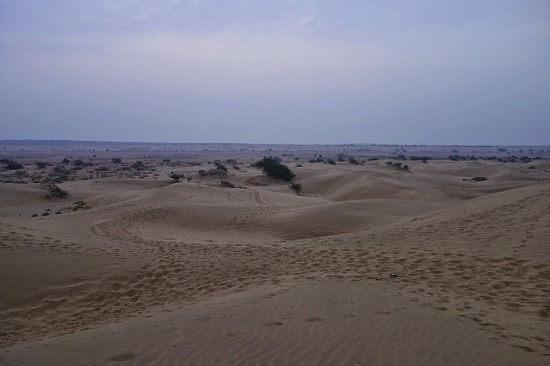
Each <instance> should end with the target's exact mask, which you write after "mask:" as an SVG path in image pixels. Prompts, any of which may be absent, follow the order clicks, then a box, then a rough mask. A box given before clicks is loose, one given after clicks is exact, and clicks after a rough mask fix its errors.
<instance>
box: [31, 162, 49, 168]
mask: <svg viewBox="0 0 550 366" xmlns="http://www.w3.org/2000/svg"><path fill="white" fill-rule="evenodd" d="M34 164H35V165H36V166H37V167H38V169H44V168H45V167H46V165H48V163H46V162H45V161H35V162H34Z"/></svg>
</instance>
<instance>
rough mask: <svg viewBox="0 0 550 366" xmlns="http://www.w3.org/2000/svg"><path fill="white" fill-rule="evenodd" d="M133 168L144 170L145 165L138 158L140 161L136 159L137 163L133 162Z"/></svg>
mask: <svg viewBox="0 0 550 366" xmlns="http://www.w3.org/2000/svg"><path fill="white" fill-rule="evenodd" d="M132 169H136V170H144V169H145V165H144V164H143V163H142V162H141V161H139V160H138V161H136V162H135V163H133V164H132Z"/></svg>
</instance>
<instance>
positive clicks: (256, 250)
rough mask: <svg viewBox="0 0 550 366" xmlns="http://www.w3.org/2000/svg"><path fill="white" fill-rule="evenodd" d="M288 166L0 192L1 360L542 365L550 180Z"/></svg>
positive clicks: (501, 171) (479, 169) (545, 358)
mask: <svg viewBox="0 0 550 366" xmlns="http://www.w3.org/2000/svg"><path fill="white" fill-rule="evenodd" d="M205 168H208V166H206V167H183V168H179V169H180V170H181V171H186V172H189V173H191V174H196V172H197V171H198V169H205ZM162 169H164V170H161V169H159V170H158V171H157V172H160V173H163V172H165V171H168V170H169V168H166V167H163V168H162ZM295 171H296V173H297V180H299V181H300V182H301V183H302V184H303V186H304V195H302V196H298V195H296V194H294V192H292V191H291V190H290V189H289V188H288V187H287V186H286V184H285V183H283V182H280V181H274V180H272V179H266V178H265V177H262V176H261V173H260V172H259V171H258V170H257V169H254V168H249V169H247V171H246V172H244V171H238V170H235V171H232V172H231V173H230V174H229V175H228V176H227V177H228V178H227V179H230V180H231V181H233V182H234V183H236V184H238V185H241V187H242V188H235V189H229V188H224V187H221V186H220V185H219V180H220V178H215V177H212V176H210V177H206V178H201V177H200V176H198V175H195V176H194V177H193V179H192V180H191V181H190V182H187V181H186V182H182V183H172V182H171V181H170V180H169V179H168V178H167V177H166V176H165V175H163V174H160V173H159V175H158V179H154V178H153V177H148V178H145V179H131V178H113V177H111V178H103V179H94V180H76V181H68V182H65V183H63V184H60V186H61V187H62V188H63V189H66V190H67V191H69V192H70V193H71V196H70V197H69V198H68V199H55V198H54V199H49V200H47V199H46V198H45V193H46V192H45V190H44V188H41V187H40V186H39V185H38V184H36V185H34V184H33V185H31V184H26V185H25V184H19V185H15V184H4V185H3V186H2V190H1V191H0V196H1V197H2V198H3V201H2V202H3V204H2V206H1V207H0V253H1V254H2V255H1V257H0V289H1V293H2V296H1V297H0V346H1V347H2V349H1V350H0V363H1V364H8V365H12V364H13V365H19V364H21V365H23V364H38V363H39V364H44V365H48V364H51V365H54V364H55V365H57V364H84V365H87V364H89V365H99V364H239V365H241V364H274V365H275V364H331V365H333V364H342V365H347V364H369V365H406V364H410V365H413V364H414V365H419V364H426V365H448V364H451V365H452V364H456V365H462V364H499V365H518V364H529V365H544V364H548V362H549V360H550V338H549V336H548V334H549V332H548V329H549V328H548V318H549V316H550V301H549V299H550V264H549V263H550V261H549V260H548V259H549V254H550V252H549V249H548V240H549V239H550V216H549V215H548V209H549V207H550V180H548V178H549V176H548V173H547V172H544V171H543V170H540V169H526V168H523V167H522V166H520V165H519V164H516V165H515V166H510V165H508V164H504V163H490V164H489V163H480V162H474V163H470V162H445V163H443V162H430V163H429V164H423V163H417V162H414V163H411V172H405V171H402V170H399V169H395V168H393V167H389V166H386V165H385V164H384V162H383V161H381V162H380V163H379V165H374V163H373V164H371V165H360V166H352V165H349V164H339V165H336V166H330V165H320V164H307V163H306V164H304V166H303V167H301V168H295ZM474 176H486V177H487V178H489V179H488V180H487V181H483V182H475V181H471V180H469V179H471V178H472V177H474ZM155 178H157V177H155ZM464 179H467V180H464ZM79 201H81V202H83V203H82V204H79V203H78V202H79ZM75 202H76V203H75ZM84 204H85V205H86V209H80V208H79V207H83V205H84ZM79 205H80V206H79ZM47 210H49V211H47ZM56 212H59V213H58V214H56ZM33 213H37V214H38V215H37V217H31V215H32V214H33ZM43 213H48V215H44V216H42V214H43ZM465 350H468V351H465Z"/></svg>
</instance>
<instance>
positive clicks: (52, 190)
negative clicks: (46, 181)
mask: <svg viewBox="0 0 550 366" xmlns="http://www.w3.org/2000/svg"><path fill="white" fill-rule="evenodd" d="M48 192H49V195H48V196H47V197H58V198H65V197H67V196H68V195H69V193H68V192H67V191H65V190H63V189H61V188H59V187H58V186H57V185H56V184H53V183H52V184H50V185H48Z"/></svg>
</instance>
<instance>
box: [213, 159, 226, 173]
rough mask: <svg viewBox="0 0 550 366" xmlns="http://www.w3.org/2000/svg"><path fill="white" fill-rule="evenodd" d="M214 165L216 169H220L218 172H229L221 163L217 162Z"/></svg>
mask: <svg viewBox="0 0 550 366" xmlns="http://www.w3.org/2000/svg"><path fill="white" fill-rule="evenodd" d="M214 165H215V166H216V169H218V170H220V171H224V172H226V171H227V168H226V167H225V165H223V164H222V163H220V162H219V161H215V162H214Z"/></svg>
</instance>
